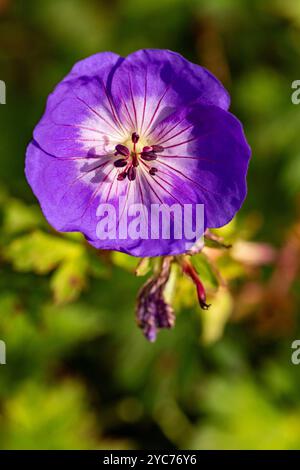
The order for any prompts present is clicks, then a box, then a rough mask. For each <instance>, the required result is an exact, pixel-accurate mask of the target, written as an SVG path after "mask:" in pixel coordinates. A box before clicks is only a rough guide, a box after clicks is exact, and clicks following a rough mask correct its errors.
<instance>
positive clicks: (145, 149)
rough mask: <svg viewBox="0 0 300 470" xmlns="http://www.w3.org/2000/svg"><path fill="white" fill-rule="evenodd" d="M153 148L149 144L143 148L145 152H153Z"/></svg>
mask: <svg viewBox="0 0 300 470" xmlns="http://www.w3.org/2000/svg"><path fill="white" fill-rule="evenodd" d="M152 150H153V148H152V147H149V145H146V147H144V148H143V152H152Z"/></svg>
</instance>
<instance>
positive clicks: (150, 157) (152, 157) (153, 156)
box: [141, 152, 157, 162]
mask: <svg viewBox="0 0 300 470" xmlns="http://www.w3.org/2000/svg"><path fill="white" fill-rule="evenodd" d="M141 158H142V159H143V160H146V162H151V161H152V160H156V159H157V155H156V154H155V152H141Z"/></svg>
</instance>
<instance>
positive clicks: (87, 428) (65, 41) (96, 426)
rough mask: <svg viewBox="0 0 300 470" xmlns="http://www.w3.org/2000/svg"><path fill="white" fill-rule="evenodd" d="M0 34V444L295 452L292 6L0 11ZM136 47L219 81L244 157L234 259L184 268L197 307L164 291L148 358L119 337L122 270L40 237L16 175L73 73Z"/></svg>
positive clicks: (175, 0) (32, 204) (297, 169)
mask: <svg viewBox="0 0 300 470" xmlns="http://www.w3.org/2000/svg"><path fill="white" fill-rule="evenodd" d="M0 25H1V26H0V79H1V80H4V81H5V82H6V84H7V104H6V105H1V106H0V184H1V188H0V225H1V227H0V339H2V340H4V341H5V342H6V344H7V364H6V365H1V366H0V447H1V448H2V449H76V448H83V449H99V448H106V449H117V448H119V449H140V448H141V449H162V448H168V449H175V448H179V449H183V448H185V449H231V448H233V449H300V365H299V366H297V365H293V364H292V363H291V353H292V349H291V343H292V341H293V340H294V339H297V338H299V339H300V328H299V307H300V294H299V293H300V289H299V287H300V282H299V264H300V210H299V209H300V204H299V202H300V198H299V190H300V105H299V106H295V105H293V104H292V103H291V93H292V90H291V83H292V81H293V80H296V79H300V68H299V63H300V3H299V2H297V1H296V0H281V1H280V0H186V1H184V0H123V1H122V0H107V1H105V0H102V1H99V0H98V1H97V0H43V1H40V0H24V1H21V0H19V1H18V0H16V1H13V0H0ZM145 47H150V48H168V49H172V50H175V51H178V52H180V53H182V54H183V55H184V56H185V57H186V58H188V59H189V60H191V61H193V62H196V63H199V64H202V65H204V66H206V67H207V68H209V69H210V70H211V71H212V72H213V73H214V74H215V75H216V76H218V77H219V79H220V80H222V82H223V83H224V84H225V86H226V87H227V88H228V89H229V91H230V94H231V96H232V107H231V110H232V112H234V113H235V114H236V115H237V116H238V117H239V118H240V119H241V120H242V121H243V123H244V126H245V131H246V135H247V137H248V140H249V142H250V145H251V147H252V149H253V157H252V161H251V165H250V170H249V177H248V188H249V194H248V197H247V200H246V202H245V204H244V206H243V209H242V210H241V211H240V213H239V214H238V216H237V217H236V219H235V220H234V221H233V222H232V223H231V224H230V225H229V226H227V227H225V228H224V229H222V230H220V231H219V233H220V234H221V235H223V236H224V237H225V240H226V241H227V242H228V243H233V248H232V249H231V250H219V249H217V248H215V247H213V246H210V247H207V248H206V249H205V255H203V256H202V257H200V256H199V257H198V259H197V267H198V270H199V272H200V274H201V277H202V279H203V282H204V283H205V285H206V287H207V289H208V293H209V296H210V300H211V301H212V307H211V309H210V310H209V311H208V312H203V311H201V310H200V308H199V307H198V305H197V301H196V297H195V293H194V289H193V286H191V285H190V284H189V282H188V280H187V279H184V278H182V279H181V278H180V279H179V281H178V285H177V288H176V295H175V298H174V305H175V307H176V313H177V320H176V328H175V329H174V330H172V331H163V332H161V333H160V334H159V337H158V340H157V342H156V343H155V344H149V343H147V342H146V340H145V339H144V338H143V336H142V334H141V332H140V331H139V330H138V328H137V327H136V325H135V320H134V305H135V297H136V293H137V290H138V288H139V287H140V286H141V284H142V283H143V282H144V281H145V278H142V277H136V276H135V275H134V269H135V266H136V264H137V260H136V259H134V258H130V257H128V256H125V255H122V254H113V253H98V252H96V250H94V249H92V248H91V247H89V246H87V244H86V243H85V242H84V240H83V239H82V237H81V236H80V235H78V234H71V235H70V234H69V235H61V234H57V233H55V232H54V231H53V230H52V229H51V227H49V226H48V225H47V223H46V222H45V220H44V218H43V216H42V214H41V211H40V209H39V206H38V204H37V201H36V200H35V198H34V196H33V194H32V193H31V190H30V188H29V187H28V185H27V183H26V181H25V178H24V154H25V148H26V145H27V143H28V142H29V140H30V138H31V133H32V130H33V127H34V125H35V124H36V122H37V121H38V119H39V118H40V116H41V114H42V112H43V109H44V106H45V100H46V97H47V95H48V94H49V92H50V91H51V90H52V89H53V87H54V86H55V85H56V83H57V82H58V81H60V80H61V79H62V77H64V75H65V74H66V73H67V72H68V71H69V69H70V68H71V67H72V65H73V64H74V63H75V62H76V61H77V60H79V59H81V58H84V57H86V56H88V55H90V54H93V53H95V52H98V51H106V50H112V51H115V52H117V53H119V54H122V55H126V54H128V53H130V52H132V51H134V50H136V49H140V48H145ZM216 273H217V274H216ZM220 277H221V278H222V279H223V281H221V282H220ZM224 283H225V284H227V285H224Z"/></svg>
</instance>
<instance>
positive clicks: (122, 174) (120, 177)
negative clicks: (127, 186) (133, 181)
mask: <svg viewBox="0 0 300 470" xmlns="http://www.w3.org/2000/svg"><path fill="white" fill-rule="evenodd" d="M126 176H127V172H126V171H122V173H120V174H119V175H118V177H117V180H118V181H123V180H124V179H125V178H126Z"/></svg>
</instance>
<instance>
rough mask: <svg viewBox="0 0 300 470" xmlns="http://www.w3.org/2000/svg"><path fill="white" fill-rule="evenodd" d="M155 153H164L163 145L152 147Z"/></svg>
mask: <svg viewBox="0 0 300 470" xmlns="http://www.w3.org/2000/svg"><path fill="white" fill-rule="evenodd" d="M152 150H153V152H163V151H164V148H163V147H162V146H161V145H152Z"/></svg>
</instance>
